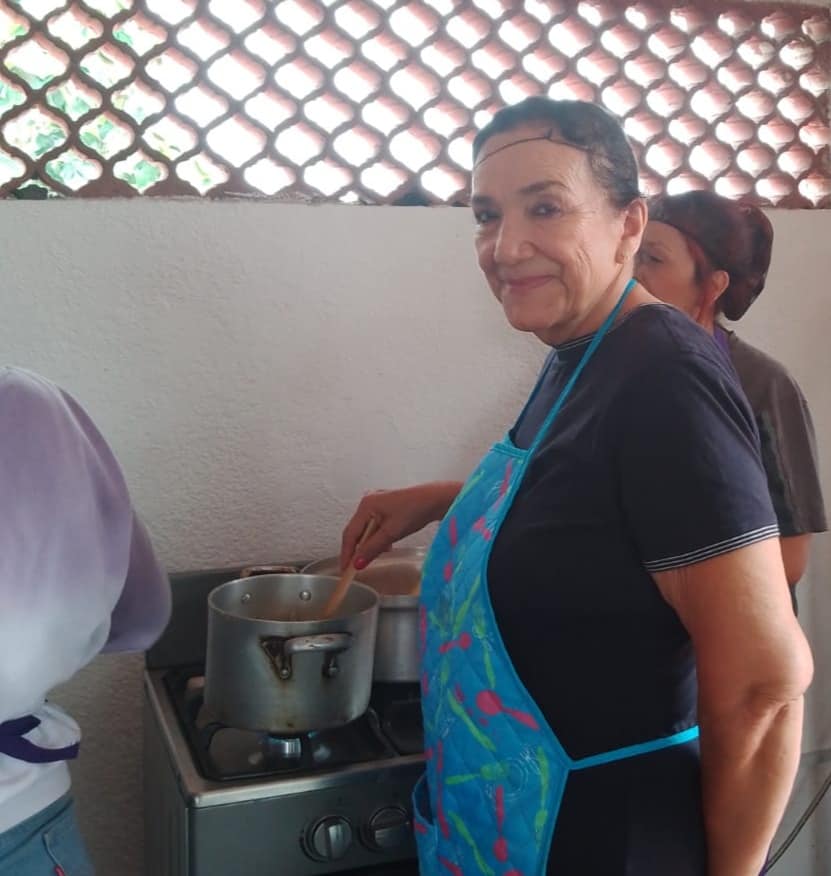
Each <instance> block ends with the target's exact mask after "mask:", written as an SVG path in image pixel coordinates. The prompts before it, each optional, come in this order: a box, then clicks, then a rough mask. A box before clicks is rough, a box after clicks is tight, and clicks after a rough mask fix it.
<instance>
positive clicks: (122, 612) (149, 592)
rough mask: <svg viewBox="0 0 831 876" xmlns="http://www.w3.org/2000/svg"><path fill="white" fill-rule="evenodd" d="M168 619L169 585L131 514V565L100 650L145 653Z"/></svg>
mask: <svg viewBox="0 0 831 876" xmlns="http://www.w3.org/2000/svg"><path fill="white" fill-rule="evenodd" d="M169 620H170V583H169V580H168V577H167V574H166V573H165V571H164V569H163V568H162V566H161V565H160V563H159V561H158V559H157V558H156V554H155V553H154V551H153V545H152V544H151V543H150V536H149V535H148V534H147V530H146V529H145V528H144V524H143V523H142V522H141V520H139V518H138V516H137V515H136V514H134V515H133V532H132V538H131V541H130V565H129V567H128V568H127V578H126V580H125V581H124V589H123V590H122V591H121V597H120V598H119V600H118V603H117V604H116V606H115V608H114V609H113V612H112V615H111V617H110V635H109V638H108V639H107V644H106V645H105V646H104V649H103V650H104V651H144V650H146V649H147V648H149V647H150V646H151V645H152V644H153V643H154V642H155V641H156V639H158V638H159V636H160V635H161V634H162V632H163V630H164V628H165V627H166V626H167V622H168V621H169Z"/></svg>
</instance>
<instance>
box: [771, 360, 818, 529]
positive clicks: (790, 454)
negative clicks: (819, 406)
mask: <svg viewBox="0 0 831 876" xmlns="http://www.w3.org/2000/svg"><path fill="white" fill-rule="evenodd" d="M756 418H757V420H756V422H757V426H758V428H759V434H760V438H761V446H762V461H763V463H764V466H765V469H766V471H767V475H768V487H769V489H770V494H771V498H772V500H773V506H774V509H775V511H776V516H777V519H778V520H779V529H780V532H781V534H782V535H783V536H790V535H803V534H805V533H811V532H825V530H826V529H827V528H828V524H827V520H826V516H825V505H824V503H823V499H822V488H821V486H820V479H819V465H818V462H817V447H816V438H815V436H814V425H813V422H812V421H811V414H810V411H809V410H808V404H807V402H806V401H805V398H804V396H803V395H802V392H801V391H800V389H799V386H797V384H796V382H795V381H794V380H793V378H792V377H790V375H789V374H787V373H781V374H778V375H776V378H775V379H774V380H773V381H772V382H771V385H770V387H769V393H768V395H767V398H766V404H765V405H764V407H763V408H762V409H761V410H758V411H756Z"/></svg>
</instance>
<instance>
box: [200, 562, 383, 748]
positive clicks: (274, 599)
mask: <svg viewBox="0 0 831 876" xmlns="http://www.w3.org/2000/svg"><path fill="white" fill-rule="evenodd" d="M337 583H338V579H337V578H335V577H326V576H322V575H301V574H277V575H260V576H259V577H249V578H240V579H238V580H236V581H228V582H227V583H225V584H221V585H220V586H219V587H217V588H215V589H214V590H212V591H211V593H210V594H209V596H208V649H207V658H206V664H205V706H206V707H207V709H208V711H209V713H210V716H211V717H212V718H213V719H215V720H218V721H221V722H222V723H224V724H228V725H229V726H231V727H240V728H244V729H247V730H264V731H267V732H269V733H273V734H275V735H283V736H290V735H296V734H298V733H304V732H307V731H309V730H322V729H325V728H328V727H337V726H340V725H341V724H347V723H348V722H349V721H352V720H354V719H355V718H357V717H358V716H360V715H362V714H363V713H364V712H365V711H366V709H367V706H368V705H369V694H370V689H371V687H372V659H373V654H374V649H375V632H376V627H377V622H378V594H377V593H376V592H375V591H374V590H373V589H372V588H370V587H366V586H365V585H363V584H357V583H353V585H352V586H351V587H350V588H349V592H348V593H347V595H346V598H345V599H344V601H343V603H342V604H341V607H340V609H339V610H338V612H337V614H336V615H335V616H334V617H332V618H328V619H326V620H321V615H322V613H323V607H324V605H325V604H326V600H327V599H328V597H329V595H330V594H331V593H332V591H333V590H334V589H335V587H336V586H337Z"/></svg>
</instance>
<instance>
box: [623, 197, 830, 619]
mask: <svg viewBox="0 0 831 876" xmlns="http://www.w3.org/2000/svg"><path fill="white" fill-rule="evenodd" d="M772 246H773V227H772V226H771V224H770V221H769V220H768V218H767V216H765V214H764V213H763V212H762V211H761V210H760V209H759V208H758V207H755V206H752V205H750V204H742V203H737V202H735V201H731V200H728V199H727V198H724V197H721V196H720V195H717V194H715V193H714V192H709V191H692V192H685V193H683V194H679V195H664V196H662V197H659V198H656V199H655V200H654V201H653V202H652V203H651V204H650V205H649V222H648V223H647V226H646V231H645V232H644V236H643V240H642V242H641V248H640V251H639V253H638V257H637V261H636V265H635V276H636V277H637V279H638V280H639V281H640V282H641V283H643V285H644V286H646V288H647V289H649V291H650V292H651V293H652V294H653V295H655V296H656V297H657V298H660V299H661V300H662V301H666V302H667V303H669V304H673V305H675V306H676V307H678V308H680V309H681V310H683V311H684V312H685V313H686V314H687V315H688V316H689V317H691V318H692V319H693V320H695V322H697V323H698V324H699V325H701V326H703V327H704V328H705V329H706V330H707V331H709V332H710V333H711V334H712V335H713V337H714V338H715V340H716V343H718V345H719V346H720V347H721V349H722V351H723V352H724V353H725V354H726V355H727V358H728V359H729V360H730V362H731V364H732V365H733V368H734V369H735V372H736V374H737V376H738V378H739V381H740V383H741V387H742V389H743V390H744V393H745V395H746V396H747V400H748V401H749V402H750V407H751V408H752V410H753V415H754V417H755V419H756V425H757V427H758V429H759V437H760V439H761V450H762V462H763V464H764V467H765V473H766V474H767V479H768V489H769V490H770V495H771V499H772V500H773V508H774V511H775V512H776V518H777V522H778V524H779V535H780V545H781V548H782V559H783V561H784V564H785V573H786V576H787V579H788V584H789V586H790V588H791V600H792V602H793V607H794V611H796V609H797V604H796V595H795V593H794V587H795V585H796V583H797V582H798V581H799V580H800V578H802V576H803V575H804V574H805V568H806V566H807V563H808V549H809V544H810V540H811V535H812V534H813V533H817V532H825V531H826V529H827V528H828V524H827V520H826V515H825V505H824V502H823V497H822V488H821V486H820V478H819V465H818V461H817V446H816V438H815V436H814V426H813V422H812V420H811V412H810V411H809V409H808V403H807V402H806V401H805V396H804V395H803V394H802V391H801V389H800V388H799V384H798V383H797V382H796V380H795V379H794V378H793V377H792V376H791V374H790V373H789V372H788V371H787V369H786V368H785V366H784V365H782V364H781V363H780V362H777V361H776V359H774V358H773V357H771V356H769V355H768V354H767V353H764V352H763V351H762V350H758V349H756V347H753V346H751V345H750V344H748V343H747V342H746V341H744V340H742V339H741V338H740V337H739V336H738V335H736V334H735V333H734V332H733V331H730V330H728V329H727V328H725V326H724V325H723V323H722V318H724V317H726V318H727V319H729V320H731V321H736V320H739V319H741V318H742V316H744V314H745V313H746V312H747V310H748V308H749V307H750V305H751V304H752V303H753V302H754V301H755V300H756V298H757V297H758V296H759V294H760V293H761V292H762V290H763V289H764V286H765V279H766V278H767V271H768V266H769V265H770V257H771V249H772Z"/></svg>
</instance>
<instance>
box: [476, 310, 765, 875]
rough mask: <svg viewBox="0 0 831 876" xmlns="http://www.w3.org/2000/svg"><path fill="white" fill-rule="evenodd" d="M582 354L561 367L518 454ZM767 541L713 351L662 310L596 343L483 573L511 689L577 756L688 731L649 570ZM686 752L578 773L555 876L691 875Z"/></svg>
mask: <svg viewBox="0 0 831 876" xmlns="http://www.w3.org/2000/svg"><path fill="white" fill-rule="evenodd" d="M589 340H590V339H589V338H582V339H578V340H576V341H573V342H571V343H568V344H566V345H565V346H563V347H561V348H559V349H558V350H557V351H555V352H554V353H553V354H552V355H551V356H550V357H549V359H548V361H547V362H546V365H545V367H544V369H543V373H542V375H541V377H540V381H539V383H538V386H537V390H536V392H535V394H534V395H533V396H532V398H531V399H530V401H529V403H528V405H527V406H526V409H525V410H524V411H523V413H522V415H521V417H520V419H519V421H518V423H517V425H516V426H515V428H514V429H513V430H512V433H511V438H512V439H513V441H514V443H515V444H516V445H517V446H519V447H529V446H530V445H531V444H532V442H533V440H534V437H535V436H536V434H537V431H538V430H539V428H540V426H541V424H542V422H543V420H544V419H545V417H546V416H547V414H548V412H549V410H550V409H551V407H552V406H553V404H554V401H555V400H556V398H557V397H558V395H559V393H560V390H561V389H562V387H563V385H564V384H565V382H566V381H567V380H568V377H569V376H570V374H571V373H572V372H573V370H574V368H575V367H576V366H577V363H578V362H579V360H580V357H581V356H582V354H583V352H584V351H585V348H586V346H587V345H588V343H589ZM776 534H777V527H776V515H775V514H774V511H773V507H772V504H771V500H770V495H769V492H768V488H767V480H766V477H765V472H764V469H763V467H762V463H761V460H760V455H759V439H758V434H757V431H756V426H755V423H754V418H753V415H752V413H751V411H750V408H749V406H748V403H747V401H746V399H745V398H744V395H743V394H742V391H741V390H740V388H739V385H738V380H737V378H736V375H735V372H734V371H733V369H732V367H731V366H730V364H729V362H727V361H726V359H725V358H724V357H723V356H722V355H721V353H720V351H719V350H718V348H717V347H716V345H715V344H714V343H713V339H712V337H711V336H710V335H708V334H707V333H706V332H705V331H704V330H703V329H701V328H699V327H698V326H697V325H695V324H694V323H693V322H691V321H690V320H689V319H688V318H687V317H686V316H684V315H683V314H682V313H680V312H679V311H677V310H675V309H674V308H672V307H669V306H666V305H647V306H643V307H639V308H636V309H634V310H633V311H631V312H630V313H629V314H628V315H626V316H625V317H623V318H622V319H621V320H620V321H619V323H617V324H616V325H615V326H614V327H613V328H612V329H611V330H610V332H609V333H608V335H607V336H606V337H605V338H604V340H603V341H602V343H601V344H600V346H599V347H598V349H597V351H596V352H595V354H594V356H593V357H592V359H591V360H590V362H589V363H588V365H587V367H586V369H585V370H584V372H583V374H582V375H581V376H580V378H579V380H578V382H577V384H576V385H575V387H574V389H573V390H572V392H571V394H570V396H569V397H568V400H567V402H566V404H565V405H564V407H563V409H562V410H561V412H560V414H559V415H558V417H557V419H556V420H555V423H554V426H553V427H552V429H551V431H550V433H549V434H547V435H546V436H545V438H544V440H543V442H542V444H541V445H540V447H539V448H538V450H537V451H536V452H535V454H534V457H533V458H532V460H531V462H530V463H529V469H528V472H527V474H526V476H525V479H524V481H523V483H522V485H521V486H520V489H519V491H518V493H517V496H516V498H515V500H514V502H513V505H512V506H511V509H510V511H509V513H508V516H507V518H506V519H505V521H504V523H503V525H502V528H501V529H500V531H499V533H498V536H497V539H496V542H495V544H494V547H493V552H492V554H491V558H490V565H489V569H488V576H489V589H490V596H491V601H492V603H493V606H494V611H495V615H496V619H497V623H498V625H499V629H500V631H501V634H502V638H503V640H504V642H505V645H506V647H507V649H508V652H509V653H510V655H511V658H512V660H513V662H514V665H515V667H516V669H517V672H518V674H519V677H520V678H521V680H522V681H523V683H524V684H525V686H526V688H527V689H528V691H529V693H530V694H531V696H532V697H533V698H534V699H535V700H536V702H537V703H538V705H539V707H540V709H541V710H542V712H543V714H544V715H545V716H546V718H547V720H548V722H549V724H550V725H551V726H552V728H553V729H554V731H555V733H556V734H557V736H558V738H559V739H560V742H561V743H562V744H563V746H564V747H565V749H566V751H567V752H568V753H569V754H570V755H571V756H572V757H574V758H580V757H585V756H587V755H591V754H596V753H599V752H604V751H609V750H612V749H615V748H620V747H622V746H626V745H632V744H635V743H640V742H646V741H649V740H652V739H655V738H657V737H662V736H667V735H669V734H672V733H675V732H677V731H679V730H683V729H685V728H687V727H690V726H692V725H693V724H695V722H696V716H695V712H696V681H695V660H694V654H693V650H692V645H691V642H690V639H689V636H688V635H687V632H686V630H685V629H684V627H683V626H682V624H681V622H680V620H679V619H678V616H677V615H676V614H675V612H674V611H673V609H672V608H670V606H669V605H668V604H667V603H666V602H665V601H664V599H663V598H662V596H661V594H660V592H659V590H658V588H657V587H656V585H655V583H654V581H653V580H652V578H651V577H650V572H654V571H662V570H667V569H672V568H677V567H682V566H686V565H690V564H692V563H695V562H698V561H701V560H704V559H707V558H710V557H714V556H717V555H719V554H722V553H725V552H728V551H731V550H735V549H737V548H739V547H742V546H744V545H749V544H751V543H753V542H756V541H759V540H762V539H765V538H770V537H772V536H775V535H776ZM705 872H706V861H705V840H704V828H703V823H702V817H701V795H700V777H699V766H698V751H697V744H696V743H692V744H689V745H685V746H680V747H678V748H672V749H668V750H665V751H662V752H659V753H655V754H650V755H645V756H641V757H638V758H633V759H629V760H624V761H620V762H618V763H615V764H611V765H607V766H601V767H595V768H592V769H589V770H584V771H580V772H577V773H573V774H572V775H571V776H570V778H569V781H568V784H567V787H566V793H565V797H564V799H563V803H562V808H561V811H560V817H559V820H558V823H557V827H556V830H555V834H554V840H553V843H552V849H551V855H550V858H549V866H548V873H550V874H556V876H587V874H591V876H618V874H619V876H624V874H633V876H666V874H669V873H672V874H673V876H702V874H704V873H705Z"/></svg>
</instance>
